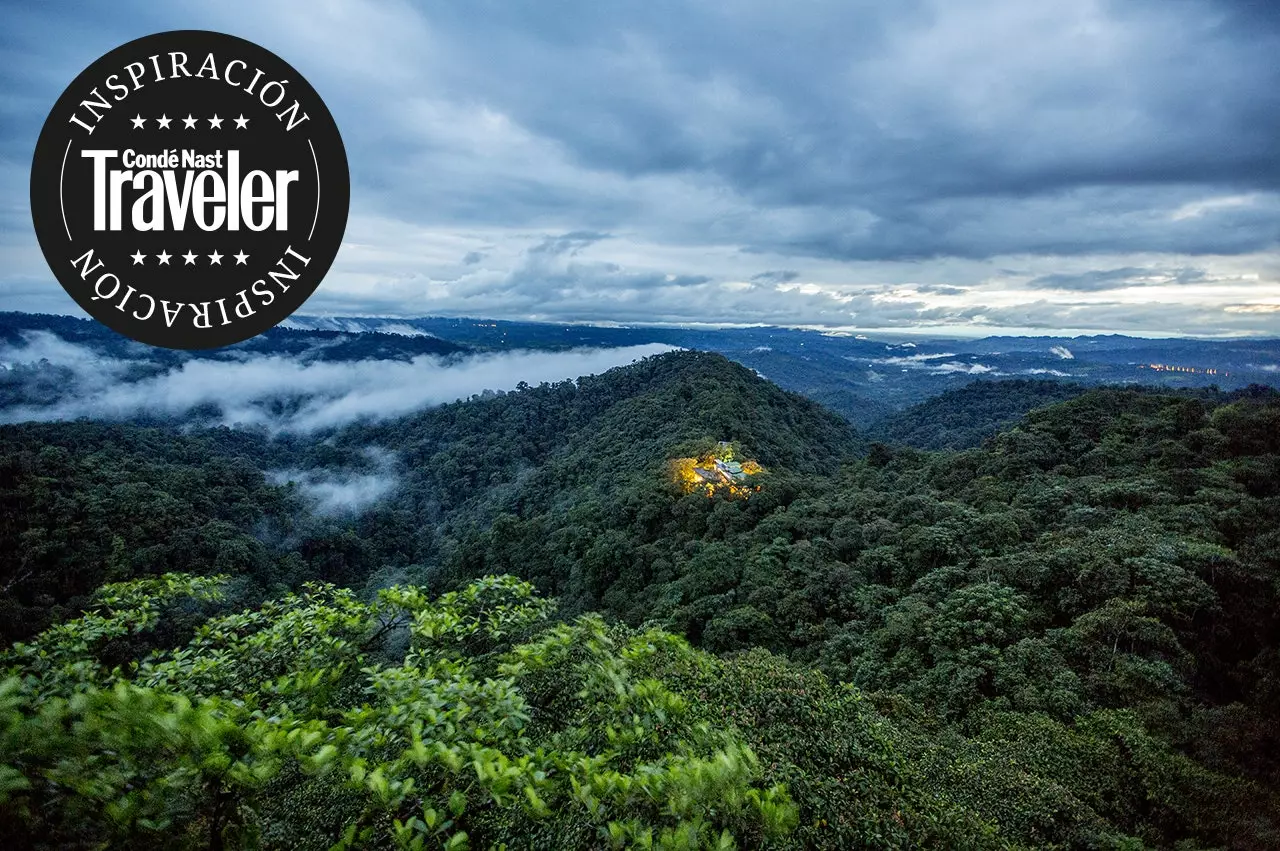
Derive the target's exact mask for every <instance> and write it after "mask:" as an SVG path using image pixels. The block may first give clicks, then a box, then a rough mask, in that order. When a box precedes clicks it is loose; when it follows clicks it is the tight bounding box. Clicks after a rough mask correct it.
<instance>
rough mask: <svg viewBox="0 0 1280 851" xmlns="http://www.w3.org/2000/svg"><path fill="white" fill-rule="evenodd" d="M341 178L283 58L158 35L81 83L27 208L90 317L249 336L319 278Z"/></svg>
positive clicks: (339, 213)
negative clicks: (29, 206)
mask: <svg viewBox="0 0 1280 851" xmlns="http://www.w3.org/2000/svg"><path fill="white" fill-rule="evenodd" d="M350 200H351V182H350V175H349V174H348V171H347V156H346V152H345V150H344V149H343V146H342V138H341V137H340V136H339V135H338V128H337V125H335V124H334V121H333V116H332V115H330V114H329V110H328V109H327V108H326V107H325V105H324V102H323V101H321V100H320V96H319V95H318V94H316V91H315V89H313V88H311V86H310V85H309V84H308V83H307V81H306V80H304V79H303V78H302V75H301V74H299V73H298V72H297V71H296V70H295V69H294V68H292V67H291V66H290V65H289V64H288V63H286V62H285V61H284V60H282V59H281V58H280V57H278V56H276V55H275V54H273V53H271V52H270V51H268V50H265V49H263V48H261V47H259V46H258V45H256V44H253V43H252V42H248V41H245V40H244V39H241V38H236V37H234V36H229V35H224V34H222V33H215V32H205V31H200V30H180V31H176V32H166V33H157V34H156V35H150V36H146V37H145V38H140V39H138V40H137V41H131V42H129V43H128V44H126V45H124V46H122V47H118V48H116V49H115V50H112V51H111V52H110V53H108V54H107V55H105V56H103V57H102V58H101V59H99V60H98V61H96V62H94V63H93V64H92V65H90V66H89V67H88V68H87V69H85V71H84V72H83V73H82V74H80V76H78V77H76V79H75V81H74V82H73V83H72V84H71V85H70V86H69V87H68V88H67V90H66V91H65V92H63V94H62V97H60V98H59V99H58V102H57V103H56V104H55V105H54V107H53V111H52V112H50V113H49V117H48V118H47V119H46V120H45V124H44V129H43V130H42V131H41V133H40V140H39V142H38V143H37V144H36V152H35V160H34V162H33V164H32V167H31V215H32V218H33V219H34V221H35V228H36V236H37V237H38V238H39V240H40V247H41V249H42V250H43V251H44V256H45V258H46V259H47V260H48V261H49V266H50V267H51V268H52V269H53V272H54V275H55V276H57V278H58V282H59V283H61V284H62V286H63V287H64V288H65V289H66V291H67V292H68V293H70V294H71V297H72V298H74V299H75V300H76V302H77V303H78V304H79V305H80V306H81V307H83V308H84V309H85V310H86V311H88V312H89V314H90V315H92V316H93V317H94V318H96V319H98V320H99V321H100V322H102V323H104V324H105V325H108V326H110V327H111V328H113V329H115V330H116V331H119V332H120V333H121V334H124V335H125V336H127V337H131V338H132V339H134V340H138V341H140V342H143V343H150V344H151V345H155V346H165V347H167V348H173V349H208V348H213V347H215V346H226V345H229V344H231V343H237V342H239V341H241V340H246V339H248V338H249V337H252V336H254V335H256V334H260V333H262V332H263V331H265V330H267V329H268V328H271V327H272V326H274V325H276V324H277V323H279V322H280V321H281V320H283V319H285V318H286V317H287V316H289V314H291V313H293V312H294V311H295V310H297V309H298V307H300V306H301V305H302V303H303V302H304V301H306V300H307V297H308V296H310V295H311V293H312V292H313V291H314V290H315V288H316V286H317V285H318V284H319V283H320V280H321V279H322V278H323V277H324V275H325V273H326V272H327V271H329V267H330V265H332V263H333V259H334V256H335V255H336V254H337V252H338V246H339V244H340V243H341V242H342V234H343V231H344V230H345V229H346V225H347V208H348V206H349V204H350Z"/></svg>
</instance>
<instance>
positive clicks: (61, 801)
mask: <svg viewBox="0 0 1280 851" xmlns="http://www.w3.org/2000/svg"><path fill="white" fill-rule="evenodd" d="M964 392H966V393H967V395H966V396H965V398H963V399H961V400H959V401H958V402H957V403H956V408H957V409H962V410H963V414H958V415H957V418H956V420H955V422H954V428H955V430H956V432H957V433H958V435H957V436H956V437H954V438H947V437H946V434H945V432H946V430H947V427H950V426H951V424H950V423H948V421H947V420H946V419H945V411H946V407H945V405H944V406H943V407H935V408H934V413H933V414H929V413H928V412H927V411H917V412H915V413H913V414H909V415H907V416H904V417H903V418H902V419H901V420H900V421H899V422H898V423H897V424H896V425H895V427H894V430H892V431H885V432H881V433H877V434H874V435H869V436H868V437H862V436H860V435H859V434H857V433H855V432H854V431H853V430H852V428H851V427H850V426H849V425H848V423H847V422H846V421H844V420H842V419H840V418H838V417H836V416H834V415H832V414H830V413H829V412H827V411H826V410H825V409H823V408H821V407H819V406H818V405H816V404H814V403H813V402H810V401H808V400H806V399H804V398H801V397H799V396H796V395H794V394H790V393H787V392H785V391H782V390H780V389H779V388H777V387H776V386H774V385H772V384H771V383H769V382H767V381H765V380H763V379H761V378H760V377H758V376H757V375H756V374H754V373H753V372H752V371H751V370H748V369H745V368H743V367H741V366H738V365H736V364H733V363H730V362H729V361H727V360H725V359H724V358H721V357H719V356H717V355H709V354H703V353H698V352H676V353H671V354H667V355H662V356H658V357H654V358H649V359H646V360H644V361H642V362H640V363H637V364H635V365H633V366H630V367H625V368H622V369H617V370H613V371H610V372H608V373H605V374H602V375H599V376H594V377H589V378H583V379H581V380H579V381H578V382H562V383H559V384H550V385H543V386H539V387H523V388H521V389H520V390H519V391H518V392H514V393H507V394H487V395H486V396H484V397H476V398H473V399H470V400H468V401H465V402H459V403H455V404H451V405H444V406H441V407H438V408H433V409H430V410H426V411H422V412H420V413H418V414H414V415H412V416H409V417H404V418H401V419H396V420H391V421H388V422H383V423H369V424H362V425H357V426H352V427H348V428H346V429H343V430H340V431H331V432H328V433H323V434H320V435H311V436H307V437H301V436H295V435H288V434H269V433H267V432H266V431H260V432H255V431H251V430H231V429H225V428H212V427H209V428H206V427H198V426H193V425H192V423H191V422H190V421H187V422H184V423H183V424H182V425H181V426H180V427H179V426H178V425H176V424H173V423H166V422H163V421H155V422H149V423H103V422H89V421H81V422H63V423H46V424H32V423H28V424H20V425H12V426H5V427H3V428H0V503H2V510H0V628H3V630H4V635H3V639H4V641H5V642H6V643H7V644H8V646H9V649H8V650H7V651H5V652H4V658H3V661H2V662H0V665H3V666H4V668H5V671H4V672H3V674H0V676H2V677H7V679H4V684H3V685H0V819H3V821H4V822H5V823H6V824H8V825H9V826H10V835H12V836H15V837H18V842H19V843H20V845H21V846H25V847H101V846H102V845H103V844H108V845H117V846H121V847H124V846H130V845H132V844H141V843H143V842H157V841H158V842H160V843H161V844H163V845H164V846H165V847H169V846H173V847H250V846H261V847H268V848H286V847H287V848H329V847H331V846H334V845H335V844H337V845H338V846H339V847H404V848H411V847H419V848H428V847H452V848H461V847H476V848H481V847H504V846H505V847H508V848H519V847H541V848H552V847H556V848H558V847H566V848H567V847H601V848H608V847H673V848H686V847H687V848H693V847H713V848H716V847H720V848H728V847H744V848H745V847H763V848H789V847H796V848H801V847H806V848H808V847H811V848H830V849H843V848H859V847H865V848H881V847H896V848H913V847H936V848H964V847H969V848H1046V847H1057V848H1117V849H1119V848H1124V849H1138V848H1175V847H1176V848H1179V849H1183V850H1184V851H1190V849H1209V848H1233V849H1265V848H1274V847H1280V798H1278V796H1277V791H1278V790H1280V731H1277V730H1276V729H1275V724H1274V719H1275V718H1277V717H1280V394H1277V393H1276V392H1275V391H1273V390H1269V389H1265V388H1259V387H1252V388H1249V389H1246V390H1240V391H1233V392H1231V393H1220V392H1216V391H1211V390H1204V391H1197V392H1196V395H1194V396H1190V395H1173V394H1169V393H1166V392H1160V391H1156V390H1144V389H1141V388H1123V389H1116V388H1110V389H1108V388H1102V389H1092V390H1084V389H1083V388H1078V387H1071V388H1067V387H1063V386H1062V385H1057V387H1056V388H1052V387H1045V386H1042V385H1040V384H1039V383H1036V382H1014V383H994V382H992V383H988V384H987V385H985V386H980V387H977V388H974V389H972V390H969V391H964ZM937 404H941V403H937ZM1041 405H1043V407H1040V406H1041ZM1027 410H1030V413H1027V414H1025V416H1023V415H1022V412H1024V411H1027ZM1015 418H1017V419H1015ZM940 423H941V424H943V426H940V425H939V424H940ZM944 426H945V427H944ZM872 439H874V441H875V442H872ZM952 440H954V442H952ZM906 443H916V444H919V445H924V446H929V447H937V451H928V450H925V449H920V448H916V447H913V446H908V445H905V444H906ZM721 445H727V446H729V447H731V448H732V452H733V454H734V455H735V457H739V458H743V459H751V460H753V461H756V462H758V463H759V464H760V465H762V467H763V469H764V472H762V473H760V474H759V475H758V476H757V477H755V478H756V479H758V484H759V490H758V491H753V492H751V493H750V495H749V496H747V497H746V498H742V497H734V496H731V495H725V494H719V493H713V494H712V495H711V496H710V497H709V496H708V495H707V494H706V493H705V492H702V491H699V490H694V491H692V492H687V491H686V489H685V488H683V487H681V484H680V483H679V482H678V481H676V480H674V479H673V477H672V476H671V475H670V461H671V459H673V458H679V457H698V456H701V455H703V454H705V453H707V452H710V451H713V450H714V449H715V448H716V447H719V446H721ZM948 446H955V447H966V448H960V449H948V448H946V447H948ZM389 459H390V460H389ZM317 476H325V477H328V479H329V480H331V481H336V482H348V483H349V482H354V481H363V480H366V479H368V480H371V479H381V480H387V482H388V488H387V490H386V491H385V495H384V496H382V497H381V498H380V499H379V500H376V501H374V502H372V503H371V504H369V505H367V506H364V507H363V508H361V509H359V510H352V511H345V512H344V511H336V510H328V509H324V508H322V506H321V505H320V503H318V502H317V500H316V497H315V495H314V493H313V491H312V489H309V487H308V482H309V481H314V480H315V478H316V477H317Z"/></svg>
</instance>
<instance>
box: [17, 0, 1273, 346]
mask: <svg viewBox="0 0 1280 851" xmlns="http://www.w3.org/2000/svg"><path fill="white" fill-rule="evenodd" d="M0 16H2V17H0V20H3V26H0V86H2V88H0V190H3V207H2V208H0V309H19V310H41V311H48V312H58V313H79V309H78V308H77V307H76V306H75V304H74V303H73V302H72V301H71V299H70V297H68V296H67V295H66V294H65V293H64V292H63V291H62V289H61V288H60V287H59V286H58V285H57V283H56V282H55V281H54V280H53V277H52V276H51V275H50V274H49V272H48V267H47V265H46V264H45V261H44V259H43V257H42V256H41V254H40V251H39V248H38V246H37V244H36V240H35V235H34V232H33V230H32V227H31V219H30V211H29V209H28V202H27V194H28V190H27V182H28V176H29V169H30V164H31V155H32V150H33V147H34V145H35V140H36V136H37V135H38V133H39V129H40V125H41V123H42V122H43V120H44V118H45V116H46V115H47V113H48V110H49V108H50V107H51V106H52V104H53V102H54V100H55V99H56V98H57V96H58V95H59V94H60V93H61V92H62V90H63V88H65V86H66V85H67V84H68V83H69V82H70V81H71V80H72V79H73V78H74V77H75V76H76V74H78V73H79V72H80V71H81V70H82V69H83V68H84V67H85V66H87V65H88V64H89V63H91V62H92V61H93V60H94V59H96V58H97V57H98V56H99V55H101V54H102V53H105V52H106V51H107V50H109V49H111V48H113V47H115V46H117V45H119V44H121V43H123V42H125V41H128V40H130V39H133V38H136V37H138V36H142V35H146V34H148V33H152V32H158V31H161V30H167V29H179V28H195V29H213V30H220V31H223V32H228V33H232V34H235V35H240V36H243V37H245V38H248V39H251V40H253V41H256V42H258V43H259V44H262V45H263V46H264V47H266V48H268V49H269V50H272V51H273V52H275V53H277V54H279V55H280V56H281V57H283V58H284V59H285V60H286V61H288V62H289V63H291V64H292V65H294V66H295V67H296V68H297V69H298V70H299V71H301V72H302V73H303V74H305V75H306V76H307V78H308V79H309V80H310V81H311V83H312V85H314V86H315V87H316V89H317V90H318V91H319V92H320V94H321V95H322V96H323V97H324V98H325V100H326V102H327V103H328V105H329V108H330V109H331V110H332V112H333V113H334V116H335V118H336V119H337V122H338V127H339V129H340V130H341V132H342V134H343V137H344V140H345V142H346V145H347V152H348V157H349V160H350V164H351V174H352V210H351V219H350V223H349V225H348V229H347V236H346V240H345V243H344V245H343V247H342V250H341V252H340V253H339V255H338V259H337V262H336V263H335V265H334V267H333V270H332V271H331V272H330V273H329V276H328V277H327V278H326V279H325V281H324V283H323V284H322V285H321V287H320V289H319V290H318V291H317V293H316V295H315V296H313V298H312V299H311V300H310V301H309V302H308V303H307V304H306V305H305V306H304V308H303V311H302V312H304V313H312V314H336V315H401V316H420V315H467V316H484V317H497V318H507V319H547V320H556V321H608V322H622V323H635V324H639V323H646V322H663V323H667V322H685V321H696V322H724V323H771V324H785V325H823V326H837V327H848V328H858V329H864V330H865V329H890V328H892V329H895V330H911V329H916V330H922V329H939V328H945V329H947V330H949V331H953V332H954V331H960V332H967V333H996V332H1002V331H1011V330H1012V331H1015V332H1022V333H1042V332H1044V333H1048V332H1061V331H1068V332H1073V333H1074V332H1081V331H1103V332H1111V331H1118V332H1122V333H1136V334H1144V333H1146V334H1168V333H1179V334H1196V335H1240V334H1251V335H1267V336H1280V251H1278V250H1277V243H1278V241H1280V59H1278V58H1277V57H1280V3H1275V2H1267V1H1266V0H1258V2H1249V0H1235V2H1227V0H1124V1H1123V2H1093V0H1034V2H1031V0H936V2H932V1H931V2H915V0H881V2H871V3H868V2H848V1H847V0H846V2H830V3H827V2H806V0H792V2H783V0H759V2H740V3H728V2H716V1H715V0H690V2H659V0H646V2H628V3H612V2H602V0H584V2H547V0H532V1H531V2H518V0H465V1H464V0H459V2H432V3H422V4H413V3H404V2H339V0H296V2H273V0H254V2H221V3H217V4H213V3H194V2H164V3H157V2H154V0H148V2H133V1H132V0H116V2H111V3H101V2H95V3H58V2H41V3H33V2H29V0H24V2H13V0H3V2H0Z"/></svg>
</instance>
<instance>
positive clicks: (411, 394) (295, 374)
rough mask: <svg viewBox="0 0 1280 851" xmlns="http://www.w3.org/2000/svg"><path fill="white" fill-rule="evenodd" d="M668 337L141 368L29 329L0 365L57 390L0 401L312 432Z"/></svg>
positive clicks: (626, 353) (631, 356)
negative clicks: (51, 376) (458, 353)
mask: <svg viewBox="0 0 1280 851" xmlns="http://www.w3.org/2000/svg"><path fill="white" fill-rule="evenodd" d="M671 348H672V347H670V346H665V345H659V344H653V345H646V346H628V347H624V348H617V349H583V350H577V351H569V352H504V353H502V354H495V355H476V356H473V357H470V358H466V359H464V360H460V361H452V362H448V361H444V360H441V359H439V358H434V357H427V356H423V357H418V358H414V359H413V360H412V361H409V362H401V361H377V360H369V361H343V362H324V361H322V362H316V363H303V362H301V361H298V360H296V359H293V358H288V357H256V356H255V357H249V358H246V359H243V360H239V361H215V360H190V361H187V362H186V363H184V364H182V366H180V367H178V368H176V369H172V370H168V371H165V372H161V373H160V374H158V375H154V376H151V377H147V378H141V379H137V378H135V377H134V376H132V375H131V373H132V372H133V371H134V370H135V368H136V367H137V366H138V364H137V362H135V361H125V360H113V359H110V358H104V357H102V356H100V355H99V354H98V353H97V352H95V351H93V350H92V349H88V348H86V347H83V346H79V345H76V344H73V343H68V342H66V341H64V340H62V339H61V338H59V337H56V336H54V335H52V334H48V333H44V332H38V333H33V334H30V335H28V337H27V339H26V344H25V345H22V346H5V347H2V348H0V367H5V368H13V367H14V366H16V365H34V364H38V363H40V362H41V361H45V362H47V363H48V364H49V365H52V366H54V367H61V368H64V369H65V370H66V373H67V377H66V378H65V379H64V380H63V381H62V385H61V393H62V395H61V398H59V399H58V400H57V401H55V402H53V403H52V404H49V405H42V406H22V407H12V408H8V409H6V410H3V411H0V422H22V421H26V420H69V419H76V418H78V417H94V418H106V419H124V418H128V417H132V416H136V415H138V414H158V415H178V416H181V415H183V414H186V413H188V412H190V411H192V410H194V409H197V408H203V407H206V406H214V409H215V410H220V411H221V416H222V421H223V422H224V423H226V424H227V425H239V426H259V425H262V426H266V427H268V428H270V429H272V430H276V431H292V432H303V433H305V432H314V431H316V430H319V429H326V428H332V427H337V426H343V425H347V424H349V423H352V422H356V421H358V420H379V419H387V418H392V417H398V416H402V415H404V414H408V413H411V412H413V411H416V410H420V409H422V408H427V407H431V406H433V405H439V404H442V403H445V402H451V401H454V400H456V399H461V398H467V397H469V396H471V395H473V394H476V393H481V392H483V391H485V390H495V391H496V390H514V389H515V388H516V385H517V384H519V383H520V382H521V381H524V382H527V383H529V384H540V383H542V382H544V381H562V380H565V379H575V378H578V377H579V376H583V375H591V374H595V373H599V372H604V371H605V370H608V369H612V368H613V367H615V366H622V365H625V364H628V363H631V362H633V361H635V360H638V359H640V358H642V357H646V356H648V355H653V354H658V353H660V352H664V351H670V350H671Z"/></svg>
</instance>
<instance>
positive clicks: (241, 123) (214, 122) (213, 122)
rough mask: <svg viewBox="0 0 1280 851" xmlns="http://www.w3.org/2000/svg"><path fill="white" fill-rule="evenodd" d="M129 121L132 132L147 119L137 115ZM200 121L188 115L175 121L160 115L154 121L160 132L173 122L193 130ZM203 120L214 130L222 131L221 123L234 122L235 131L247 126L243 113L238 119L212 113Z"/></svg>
mask: <svg viewBox="0 0 1280 851" xmlns="http://www.w3.org/2000/svg"><path fill="white" fill-rule="evenodd" d="M129 120H130V121H132V122H133V129H134V130H141V129H142V126H143V125H144V124H146V123H147V121H148V120H149V119H146V118H143V117H142V115H141V114H139V115H135V116H134V117H133V118H130V119H129ZM200 120H201V119H199V118H193V117H192V116H191V115H190V114H188V115H187V117H186V118H176V119H175V118H170V117H169V116H167V115H162V116H160V117H159V118H157V119H156V120H155V121H156V124H159V125H160V129H161V130H168V129H169V125H170V124H171V123H172V122H174V121H181V122H182V124H183V126H184V127H185V128H186V129H187V130H194V129H195V128H196V122H197V121H200ZM203 120H205V121H208V122H209V126H210V127H212V128H214V129H216V130H221V129H222V122H223V121H234V122H235V123H236V129H237V130H244V129H245V128H246V127H248V126H249V119H247V118H245V117H244V113H243V112H242V113H240V117H239V118H219V117H218V115H217V113H214V116H213V118H206V119H203Z"/></svg>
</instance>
